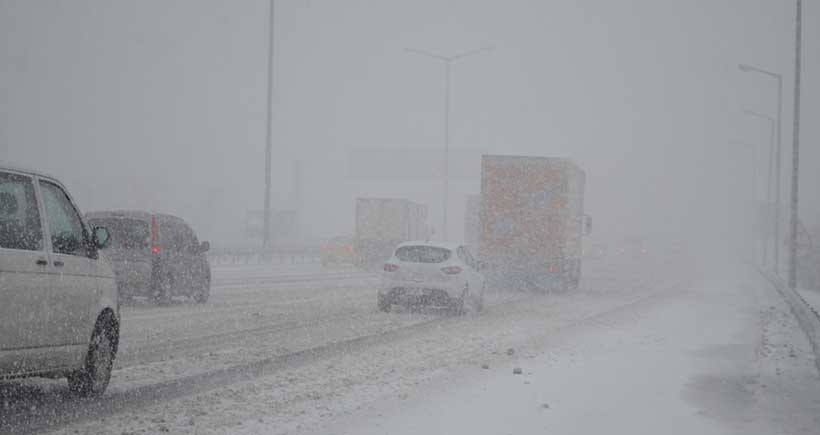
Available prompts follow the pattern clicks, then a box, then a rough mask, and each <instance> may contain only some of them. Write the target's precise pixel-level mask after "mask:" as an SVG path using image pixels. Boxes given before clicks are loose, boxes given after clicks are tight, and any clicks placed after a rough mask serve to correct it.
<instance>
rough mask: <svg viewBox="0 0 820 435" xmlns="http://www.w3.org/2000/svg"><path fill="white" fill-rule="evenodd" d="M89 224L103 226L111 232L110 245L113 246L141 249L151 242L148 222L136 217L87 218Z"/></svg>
mask: <svg viewBox="0 0 820 435" xmlns="http://www.w3.org/2000/svg"><path fill="white" fill-rule="evenodd" d="M89 223H91V226H100V227H105V228H106V229H107V230H108V232H109V233H111V246H112V247H114V248H125V249H143V248H147V247H148V246H149V245H150V243H151V230H150V228H149V226H148V222H143V221H141V220H138V219H126V218H108V219H89Z"/></svg>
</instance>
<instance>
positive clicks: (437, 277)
mask: <svg viewBox="0 0 820 435" xmlns="http://www.w3.org/2000/svg"><path fill="white" fill-rule="evenodd" d="M480 269H481V267H480V264H479V262H478V261H476V260H475V258H474V257H473V256H472V254H471V253H470V251H469V250H468V249H467V247H466V246H464V245H460V244H456V243H442V242H404V243H401V244H400V245H398V246H397V247H396V249H395V251H394V252H393V255H392V256H391V257H390V259H389V260H387V262H386V263H385V264H384V272H382V282H381V286H380V288H379V295H378V308H379V310H380V311H385V312H387V311H390V308H391V306H392V305H393V304H401V305H431V306H444V307H448V308H450V309H451V310H452V311H453V312H455V313H457V314H462V313H463V312H464V310H465V308H467V307H468V306H469V307H472V308H474V309H475V310H476V311H481V309H482V308H483V306H484V275H483V274H482V273H481V271H480Z"/></svg>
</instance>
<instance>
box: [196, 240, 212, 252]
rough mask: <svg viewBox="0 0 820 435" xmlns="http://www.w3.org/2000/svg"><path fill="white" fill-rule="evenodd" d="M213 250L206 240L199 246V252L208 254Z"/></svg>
mask: <svg viewBox="0 0 820 435" xmlns="http://www.w3.org/2000/svg"><path fill="white" fill-rule="evenodd" d="M210 250H211V244H210V243H209V242H208V241H207V240H205V241H203V242H202V243H200V244H199V252H208V251H210Z"/></svg>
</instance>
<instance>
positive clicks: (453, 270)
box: [441, 266, 461, 275]
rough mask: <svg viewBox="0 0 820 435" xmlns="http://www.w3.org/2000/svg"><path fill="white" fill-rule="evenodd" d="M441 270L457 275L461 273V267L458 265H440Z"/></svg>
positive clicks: (446, 273) (447, 273)
mask: <svg viewBox="0 0 820 435" xmlns="http://www.w3.org/2000/svg"><path fill="white" fill-rule="evenodd" d="M441 272H442V273H444V274H445V275H458V274H459V273H461V268H460V267H458V266H447V267H442V268H441Z"/></svg>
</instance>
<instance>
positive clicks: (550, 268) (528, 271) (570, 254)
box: [479, 155, 591, 291]
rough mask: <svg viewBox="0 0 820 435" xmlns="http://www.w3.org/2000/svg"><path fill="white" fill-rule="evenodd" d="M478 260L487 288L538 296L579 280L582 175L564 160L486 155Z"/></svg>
mask: <svg viewBox="0 0 820 435" xmlns="http://www.w3.org/2000/svg"><path fill="white" fill-rule="evenodd" d="M480 222H481V231H480V243H479V257H480V258H481V259H482V261H484V262H485V263H486V264H487V269H486V271H485V274H486V275H487V281H488V284H489V285H491V286H492V287H496V288H505V287H510V286H512V287H518V288H529V289H535V290H540V291H547V290H559V291H560V290H565V289H568V288H575V287H577V286H578V283H579V281H580V278H581V238H582V235H583V233H585V232H589V228H590V226H591V221H590V220H589V218H588V217H586V216H584V172H583V171H582V170H581V169H580V168H578V167H577V166H575V165H574V164H573V163H572V162H570V161H568V160H566V159H560V158H546V157H522V156H497V155H485V156H482V160H481V212H480Z"/></svg>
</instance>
